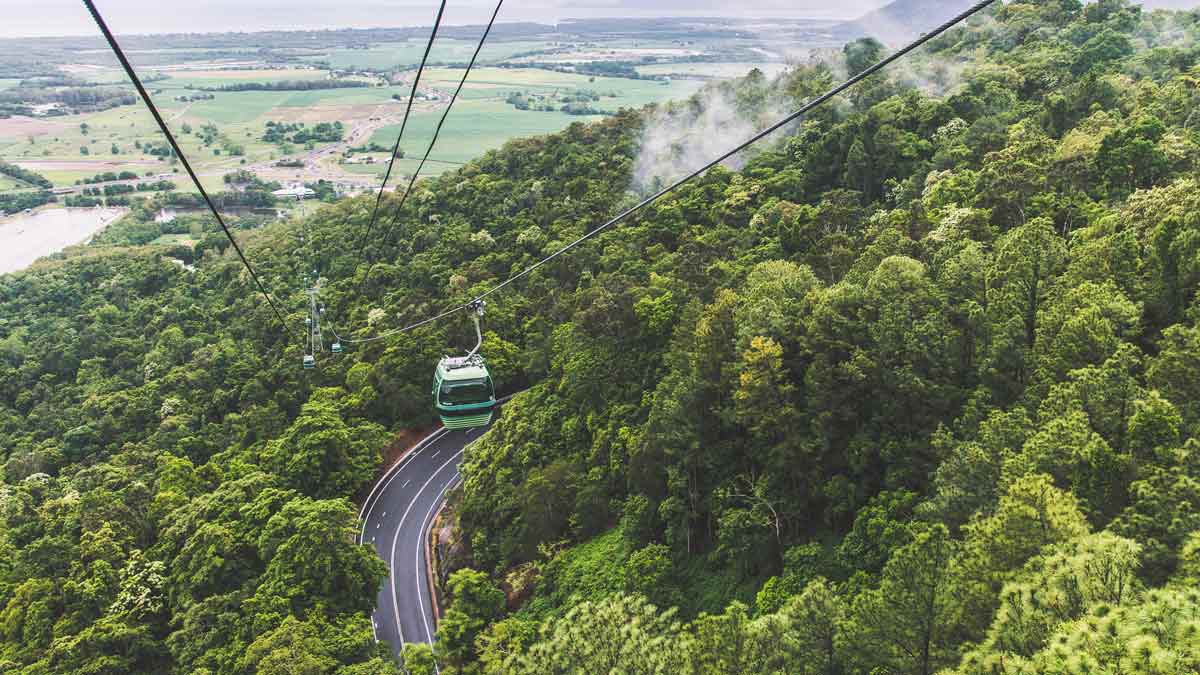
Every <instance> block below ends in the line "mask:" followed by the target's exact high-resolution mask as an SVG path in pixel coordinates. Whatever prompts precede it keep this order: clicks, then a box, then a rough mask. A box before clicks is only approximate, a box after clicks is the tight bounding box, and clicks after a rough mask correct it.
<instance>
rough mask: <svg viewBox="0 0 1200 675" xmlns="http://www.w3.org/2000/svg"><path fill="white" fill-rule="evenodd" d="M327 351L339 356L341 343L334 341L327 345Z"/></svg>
mask: <svg viewBox="0 0 1200 675" xmlns="http://www.w3.org/2000/svg"><path fill="white" fill-rule="evenodd" d="M329 351H331V352H333V353H334V354H341V353H342V343H341V342H338V341H336V340H335V341H334V343H333V344H331V345H329Z"/></svg>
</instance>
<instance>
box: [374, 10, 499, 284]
mask: <svg viewBox="0 0 1200 675" xmlns="http://www.w3.org/2000/svg"><path fill="white" fill-rule="evenodd" d="M502 5H504V0H499V2H497V3H496V9H495V10H494V11H493V12H492V18H491V20H490V21H488V25H487V27H486V28H484V29H483V35H482V36H481V37H480V38H479V44H478V45H476V46H475V53H474V54H472V55H471V60H470V61H469V62H468V63H467V68H466V70H464V71H463V75H462V77H461V78H459V80H458V88H456V89H455V90H454V94H453V95H452V96H451V97H450V102H449V103H448V104H447V105H446V109H445V110H443V111H442V117H441V119H439V120H438V123H437V126H436V127H434V129H433V138H431V139H430V140H429V147H427V148H425V156H424V157H422V158H421V163H420V164H418V165H417V170H416V171H414V172H413V175H412V178H410V179H409V181H408V187H406V188H404V195H403V196H401V197H400V203H399V204H397V205H396V209H395V210H394V211H392V217H391V218H389V219H388V229H387V231H386V232H385V233H384V235H383V238H382V240H381V241H382V242H383V244H384V245H385V246H386V245H387V243H388V239H389V237H391V234H392V230H393V229H394V228H395V227H396V214H397V213H399V212H400V210H401V209H403V208H404V203H405V202H406V201H408V196H409V194H411V193H412V189H413V186H414V185H416V183H417V177H418V176H419V175H420V174H421V169H424V168H425V162H427V161H429V155H430V153H432V152H433V146H435V145H437V141H438V136H440V135H441V133H442V125H443V124H445V123H446V118H447V117H449V116H450V109H451V108H453V107H454V102H455V101H457V100H458V95H459V94H461V93H462V90H463V85H465V84H466V83H467V77H469V76H470V75H471V69H472V68H474V67H475V61H476V60H477V59H478V58H479V52H481V51H483V45H484V43H485V42H487V39H488V34H490V33H491V32H492V26H493V25H495V23H496V17H497V16H499V15H500V7H501V6H502ZM370 276H371V268H369V267H368V268H367V275H366V277H365V278H364V280H363V283H364V284H365V283H366V280H367V279H369V278H370Z"/></svg>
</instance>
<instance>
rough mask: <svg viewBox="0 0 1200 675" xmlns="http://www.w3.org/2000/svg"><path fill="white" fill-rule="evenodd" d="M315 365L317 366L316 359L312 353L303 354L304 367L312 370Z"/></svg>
mask: <svg viewBox="0 0 1200 675" xmlns="http://www.w3.org/2000/svg"><path fill="white" fill-rule="evenodd" d="M316 367H317V360H316V359H315V358H313V355H312V354H305V355H304V369H305V370H312V369H313V368H316Z"/></svg>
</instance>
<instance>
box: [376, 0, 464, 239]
mask: <svg viewBox="0 0 1200 675" xmlns="http://www.w3.org/2000/svg"><path fill="white" fill-rule="evenodd" d="M445 13H446V0H442V4H441V5H440V6H439V7H438V12H437V17H436V18H435V19H434V21H433V30H431V31H430V32H429V42H428V43H426V44H425V54H424V55H423V56H421V65H420V66H418V67H417V74H416V75H415V76H414V77H413V84H412V91H410V92H409V93H408V105H406V106H405V107H404V119H402V120H401V121H400V133H399V134H397V135H396V144H395V145H394V146H392V156H391V157H389V158H388V165H387V171H385V172H384V174H383V183H382V184H380V186H379V194H377V195H375V208H374V209H373V210H372V211H371V221H370V222H369V223H368V224H367V229H366V231H364V232H363V236H362V239H361V240H360V241H359V242H358V257H359V258H362V257H363V253H364V252H365V251H366V250H367V241H368V240H369V239H370V237H371V230H372V229H374V227H375V220H376V219H377V218H378V217H379V205H380V203H381V202H382V201H383V191H384V188H386V187H387V183H388V179H389V178H391V176H392V167H393V166H395V164H396V153H398V152H400V141H401V140H403V139H404V129H405V127H407V126H408V117H409V115H410V114H411V113H412V107H413V101H415V100H416V98H417V85H419V84H420V83H421V74H422V73H424V72H425V63H426V62H427V61H429V52H430V51H431V50H432V49H433V43H434V41H435V40H436V39H437V34H438V28H440V27H441V25H442V15H443V14H445Z"/></svg>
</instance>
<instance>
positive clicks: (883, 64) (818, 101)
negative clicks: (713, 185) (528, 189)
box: [346, 0, 997, 342]
mask: <svg viewBox="0 0 1200 675" xmlns="http://www.w3.org/2000/svg"><path fill="white" fill-rule="evenodd" d="M996 2H997V0H982V1H981V2H978V3H976V4H974V5H972V6H971V7H969V8H967V9H966V10H964V11H963V12H962V13H960V14H958V15H957V16H955V17H954V18H952V19H950V20H949V21H947V22H945V23H943V24H942V25H940V26H938V27H937V28H935V29H933V30H931V31H929V32H928V33H922V34H921V36H920V37H918V38H917V39H916V40H913V41H912V42H910V43H909V44H907V45H906V46H904V47H903V48H901V49H900V50H899V51H896V52H894V53H892V54H890V55H889V56H887V57H885V58H883V59H881V60H880V61H878V62H877V63H875V64H874V65H873V66H871V67H869V68H867V69H866V70H864V71H862V72H861V73H859V74H857V75H855V76H853V77H851V78H850V79H848V80H846V81H845V82H842V83H841V84H839V85H837V86H835V87H834V88H832V89H830V90H829V91H827V92H825V93H824V94H821V95H820V96H818V97H817V98H814V99H812V100H810V101H809V102H808V103H805V104H804V105H803V106H801V107H800V109H799V110H797V111H795V112H793V113H791V114H789V115H788V116H787V117H784V118H783V119H781V120H779V121H778V122H775V123H774V124H772V125H771V126H769V127H767V128H766V129H763V130H762V131H760V132H758V133H757V134H754V135H753V136H751V137H750V138H749V139H747V140H745V141H743V142H742V143H739V144H738V145H737V146H735V147H734V148H733V149H731V150H729V151H728V152H725V153H724V154H722V155H721V156H720V157H717V158H716V159H714V160H712V161H710V162H708V163H707V164H705V165H704V166H702V167H700V168H699V169H696V170H694V171H692V172H691V173H689V174H688V175H686V176H684V177H683V178H680V179H679V180H677V181H675V182H674V183H672V184H670V185H668V186H667V187H665V188H663V189H661V190H659V191H658V192H655V193H654V194H653V195H651V196H649V197H646V198H645V199H643V200H642V201H640V202H638V203H637V204H635V205H633V206H631V207H629V208H628V209H625V210H624V211H622V212H621V213H619V214H617V215H616V216H614V217H613V218H612V219H610V220H608V221H607V222H605V223H604V224H602V225H599V226H597V227H596V228H594V229H592V230H590V231H589V232H587V233H586V234H584V235H583V236H581V237H579V238H578V239H576V240H574V241H572V242H571V243H569V244H567V245H566V246H563V247H562V248H560V249H558V250H557V251H555V252H554V253H551V254H550V255H548V256H546V257H545V258H542V259H541V260H539V261H537V262H536V263H534V264H532V265H530V266H529V267H526V268H525V269H523V270H521V271H520V272H518V273H516V274H514V275H512V276H511V277H509V278H507V279H505V280H504V281H502V282H500V283H499V284H497V285H496V286H493V287H492V288H491V289H489V290H487V291H484V292H483V293H482V294H480V295H478V296H476V297H474V298H473V299H471V301H470V302H466V303H464V304H461V305H457V306H455V307H452V308H450V309H447V310H446V311H444V312H442V313H441V314H438V315H437V316H434V317H431V318H429V319H425V320H424V321H420V322H418V323H414V324H411V325H409V326H405V327H404V328H397V329H395V330H392V331H388V332H386V333H382V334H380V335H376V336H374V337H370V338H362V339H359V340H352V341H351V340H346V342H374V341H376V340H383V339H386V338H389V337H392V336H394V335H399V334H400V333H404V332H407V331H410V330H413V329H414V328H418V327H420V326H423V325H425V324H427V323H431V322H433V321H437V320H439V319H443V318H445V317H447V316H450V315H452V314H455V313H457V312H461V311H463V310H466V309H469V308H471V307H472V306H474V304H475V303H476V302H479V301H481V300H483V299H485V298H487V297H488V296H490V295H492V294H494V293H497V292H499V291H500V290H501V289H503V288H505V287H506V286H508V285H510V284H512V283H513V282H515V281H517V280H519V279H521V278H523V277H526V276H529V275H530V274H531V273H533V271H534V270H536V269H538V268H539V267H542V266H543V265H545V264H546V263H548V262H550V261H551V260H554V259H555V258H557V257H559V256H560V255H562V254H564V253H566V252H568V251H570V250H572V249H574V248H575V247H577V246H579V245H580V244H582V243H584V242H586V241H587V240H589V239H591V238H593V237H595V236H596V235H598V234H600V233H601V232H603V231H605V230H607V229H608V228H610V227H612V226H613V225H616V224H618V223H620V222H622V221H623V220H625V219H626V218H628V217H629V216H631V215H633V214H634V213H637V212H638V211H640V210H642V209H644V208H646V207H647V206H649V205H650V204H652V203H654V202H656V201H658V200H659V199H661V198H662V197H663V196H665V195H667V194H668V193H670V192H673V191H674V190H677V189H678V188H680V187H681V186H683V185H685V184H686V183H689V182H691V181H693V180H695V179H696V178H697V177H699V176H700V175H702V174H704V173H705V172H707V171H708V170H709V169H711V168H713V167H714V166H717V165H718V164H720V163H721V162H724V161H725V160H727V159H729V158H730V157H732V156H734V155H736V154H737V153H739V152H741V151H742V150H745V149H746V148H748V147H750V146H751V145H753V144H755V143H757V142H758V141H760V140H762V139H763V138H765V137H767V136H769V135H771V134H772V133H774V132H776V131H778V130H779V129H781V128H783V127H785V126H787V125H788V124H791V123H792V122H794V121H796V120H797V119H799V118H800V117H803V116H804V115H807V114H808V113H810V112H812V111H813V110H814V109H815V108H817V107H819V106H821V105H823V104H825V103H827V102H829V100H830V99H832V98H834V97H836V96H838V95H840V94H841V93H843V92H845V91H846V90H847V89H849V88H851V87H853V86H854V85H856V84H858V83H859V82H862V81H863V80H865V79H867V78H868V77H870V76H872V75H874V74H876V73H878V72H879V71H881V70H883V69H885V68H887V67H888V66H890V65H892V64H893V63H895V62H896V61H899V60H900V59H902V58H904V57H905V56H907V55H908V54H909V53H911V52H913V51H914V50H916V49H918V48H919V47H921V46H923V45H924V44H925V43H927V42H929V41H930V40H933V39H934V38H936V37H938V36H940V35H941V34H943V33H945V32H946V31H948V30H950V29H951V28H953V27H955V26H957V25H958V24H960V23H962V22H963V21H966V20H967V19H969V18H971V17H972V16H974V15H976V14H978V13H979V12H981V11H983V10H984V9H987V8H988V7H989V6H991V5H993V4H995V3H996Z"/></svg>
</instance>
